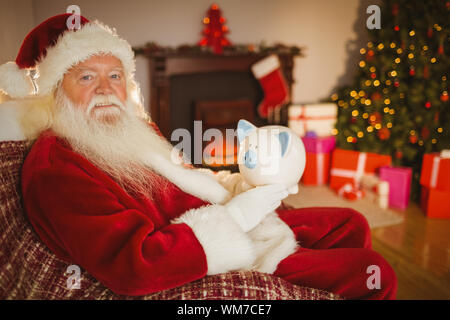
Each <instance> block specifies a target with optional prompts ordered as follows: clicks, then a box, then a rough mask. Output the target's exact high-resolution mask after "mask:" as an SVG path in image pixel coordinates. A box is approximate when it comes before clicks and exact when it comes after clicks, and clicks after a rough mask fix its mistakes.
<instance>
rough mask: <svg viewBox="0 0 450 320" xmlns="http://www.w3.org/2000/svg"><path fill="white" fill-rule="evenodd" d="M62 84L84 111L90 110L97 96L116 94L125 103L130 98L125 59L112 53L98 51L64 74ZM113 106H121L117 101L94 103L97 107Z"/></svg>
mask: <svg viewBox="0 0 450 320" xmlns="http://www.w3.org/2000/svg"><path fill="white" fill-rule="evenodd" d="M62 88H63V90H64V92H65V94H66V95H67V97H68V98H69V99H70V100H71V101H72V102H73V103H74V105H77V106H78V107H79V108H82V109H83V111H87V109H88V107H89V103H90V102H91V100H92V98H94V97H95V96H108V95H112V96H115V97H116V98H118V99H119V100H120V102H122V104H125V101H126V100H127V89H126V80H125V76H124V71H123V66H122V62H121V61H120V60H119V59H118V58H116V57H114V56H112V55H95V56H92V57H91V58H89V59H87V60H85V61H83V62H80V63H79V64H77V65H75V66H74V67H72V68H71V69H70V70H69V71H68V72H67V73H66V74H65V75H64V78H63V81H62ZM91 107H92V106H91ZM111 108H118V106H117V105H115V104H114V103H110V104H108V105H102V104H99V105H95V106H94V109H102V111H106V110H107V109H111ZM99 111H100V110H99Z"/></svg>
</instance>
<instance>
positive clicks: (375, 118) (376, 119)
mask: <svg viewBox="0 0 450 320" xmlns="http://www.w3.org/2000/svg"><path fill="white" fill-rule="evenodd" d="M381 119H382V117H381V114H380V113H379V112H378V111H376V112H374V113H372V114H371V115H370V116H369V123H370V124H371V125H373V126H374V125H376V124H378V123H380V122H381Z"/></svg>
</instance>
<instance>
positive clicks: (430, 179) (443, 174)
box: [420, 153, 450, 191]
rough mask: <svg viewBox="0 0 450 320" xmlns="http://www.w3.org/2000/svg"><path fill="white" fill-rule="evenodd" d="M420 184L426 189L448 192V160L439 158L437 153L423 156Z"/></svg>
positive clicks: (449, 187)
mask: <svg viewBox="0 0 450 320" xmlns="http://www.w3.org/2000/svg"><path fill="white" fill-rule="evenodd" d="M420 184H421V185H422V186H425V187H428V188H433V189H437V190H445V191H450V159H449V158H443V157H441V156H440V155H439V153H427V154H424V156H423V162H422V171H421V174H420Z"/></svg>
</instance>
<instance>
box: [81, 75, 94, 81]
mask: <svg viewBox="0 0 450 320" xmlns="http://www.w3.org/2000/svg"><path fill="white" fill-rule="evenodd" d="M91 79H92V76H91V75H90V74H88V75H85V76H82V77H81V80H85V81H88V80H91Z"/></svg>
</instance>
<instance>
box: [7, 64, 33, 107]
mask: <svg viewBox="0 0 450 320" xmlns="http://www.w3.org/2000/svg"><path fill="white" fill-rule="evenodd" d="M0 90H2V91H4V92H5V93H6V94H8V95H9V96H10V97H11V98H23V97H26V96H28V95H30V94H31V93H33V91H34V86H33V81H32V80H31V77H30V76H29V75H28V70H27V69H20V68H19V66H18V65H17V64H16V63H15V62H13V61H10V62H7V63H5V64H2V65H0Z"/></svg>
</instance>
